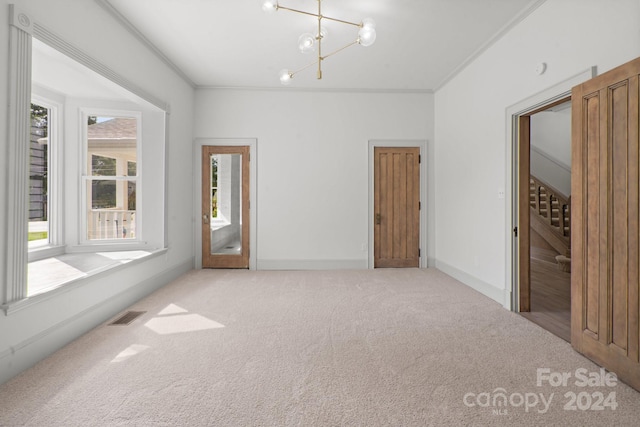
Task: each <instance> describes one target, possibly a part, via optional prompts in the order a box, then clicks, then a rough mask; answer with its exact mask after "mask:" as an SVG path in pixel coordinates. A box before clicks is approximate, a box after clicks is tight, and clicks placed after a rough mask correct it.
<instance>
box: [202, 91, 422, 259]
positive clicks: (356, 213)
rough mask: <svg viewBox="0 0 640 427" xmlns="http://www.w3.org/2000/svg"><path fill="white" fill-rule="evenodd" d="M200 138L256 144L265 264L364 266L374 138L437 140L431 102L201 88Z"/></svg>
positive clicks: (261, 246)
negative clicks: (370, 143)
mask: <svg viewBox="0 0 640 427" xmlns="http://www.w3.org/2000/svg"><path fill="white" fill-rule="evenodd" d="M195 136H196V137H199V138H257V140H258V149H257V151H258V159H257V161H258V164H257V169H258V179H257V181H258V184H257V185H258V203H257V205H258V206H257V208H258V230H257V232H258V234H257V246H258V247H257V251H258V252H257V256H258V268H302V267H304V268H342V267H347V268H366V267H367V251H366V250H365V251H363V250H362V245H363V244H366V243H368V242H367V239H368V219H367V217H368V211H367V210H368V185H369V183H368V141H369V140H372V139H388V140H411V139H412V140H415V139H427V140H432V139H433V96H432V95H429V94H392V93H345V92H301V91H291V90H286V89H282V90H265V91H257V90H231V89H229V90H225V89H215V90H214V89H211V90H198V91H197V92H196V122H195ZM427 157H428V158H429V159H430V160H432V156H431V155H430V154H429V153H427ZM431 170H433V168H432V169H431ZM423 183H426V177H425V179H423ZM431 194H433V193H431ZM430 205H432V204H430ZM429 207H430V208H433V206H429ZM432 217H433V216H431V218H432ZM431 235H433V233H431ZM431 246H433V245H431ZM430 250H433V247H432V248H430Z"/></svg>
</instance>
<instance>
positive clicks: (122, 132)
mask: <svg viewBox="0 0 640 427" xmlns="http://www.w3.org/2000/svg"><path fill="white" fill-rule="evenodd" d="M139 121H140V120H139V115H135V113H133V114H131V113H127V114H126V115H114V114H110V115H104V114H96V115H90V114H88V115H86V120H85V121H84V123H85V125H86V127H85V132H84V134H85V135H86V138H85V154H86V159H87V167H86V170H85V175H84V180H85V186H84V187H85V188H84V191H85V192H86V193H85V200H86V204H84V212H83V215H84V221H83V223H84V224H85V227H84V230H83V234H84V238H85V239H86V241H88V242H91V241H110V240H137V239H138V238H139V234H140V233H139V228H140V227H139V215H138V211H137V206H138V205H139V203H138V198H139V197H140V191H139V188H140V186H139V185H138V180H139V177H138V170H139V169H140V168H139V167H138V161H139V156H138V150H139V147H140V144H139V140H140V126H139Z"/></svg>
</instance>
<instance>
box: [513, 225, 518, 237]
mask: <svg viewBox="0 0 640 427" xmlns="http://www.w3.org/2000/svg"><path fill="white" fill-rule="evenodd" d="M513 235H514V236H515V237H518V227H514V228H513Z"/></svg>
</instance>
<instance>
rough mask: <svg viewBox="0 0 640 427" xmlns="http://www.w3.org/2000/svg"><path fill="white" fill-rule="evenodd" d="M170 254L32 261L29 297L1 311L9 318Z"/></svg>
mask: <svg viewBox="0 0 640 427" xmlns="http://www.w3.org/2000/svg"><path fill="white" fill-rule="evenodd" d="M166 252H167V249H158V250H129V251H118V252H91V253H66V254H62V255H59V256H54V257H50V258H45V259H41V260H38V261H33V262H29V267H28V268H29V275H28V277H29V283H28V291H29V294H28V296H27V298H24V299H22V300H18V301H13V302H10V303H8V304H4V305H2V306H1V308H2V309H3V310H4V312H5V315H7V316H8V315H10V314H12V313H15V312H17V311H20V310H22V309H24V308H26V307H29V306H32V305H34V304H37V303H39V302H41V301H45V300H48V299H49V298H52V297H54V296H56V295H59V294H61V293H64V292H68V291H70V290H72V289H75V288H77V287H79V286H82V285H83V284H84V283H86V281H87V279H89V278H95V277H99V276H101V275H104V274H107V273H108V272H113V271H116V270H119V269H121V268H124V267H125V266H129V265H135V264H138V263H140V262H142V261H145V260H148V259H150V258H153V257H156V256H159V255H161V254H164V253H166Z"/></svg>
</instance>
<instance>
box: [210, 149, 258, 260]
mask: <svg viewBox="0 0 640 427" xmlns="http://www.w3.org/2000/svg"><path fill="white" fill-rule="evenodd" d="M249 174H250V171H249V147H248V146H203V147H202V217H201V222H202V267H203V268H249V253H250V247H249V242H250V239H249V233H250V229H249V208H250V206H249Z"/></svg>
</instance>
